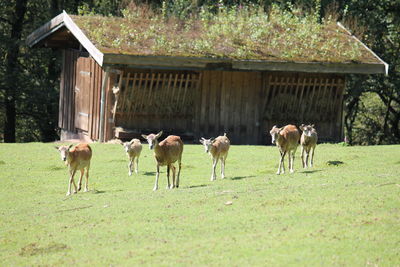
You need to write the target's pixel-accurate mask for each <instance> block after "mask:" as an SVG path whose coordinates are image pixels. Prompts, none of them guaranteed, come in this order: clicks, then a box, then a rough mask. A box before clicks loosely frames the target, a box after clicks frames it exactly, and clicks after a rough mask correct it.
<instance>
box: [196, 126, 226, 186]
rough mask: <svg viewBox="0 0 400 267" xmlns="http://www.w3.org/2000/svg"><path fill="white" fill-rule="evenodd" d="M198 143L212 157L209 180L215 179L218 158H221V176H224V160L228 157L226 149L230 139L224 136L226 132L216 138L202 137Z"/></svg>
mask: <svg viewBox="0 0 400 267" xmlns="http://www.w3.org/2000/svg"><path fill="white" fill-rule="evenodd" d="M200 143H202V144H203V145H204V149H205V152H206V153H209V154H210V155H211V157H212V161H213V166H212V172H211V181H214V180H215V179H216V174H215V168H216V166H217V164H218V160H221V178H222V179H224V178H225V161H226V158H227V157H228V151H229V147H230V141H229V139H228V137H226V133H224V135H223V136H218V137H217V138H215V139H214V138H210V139H205V138H204V137H202V138H201V139H200Z"/></svg>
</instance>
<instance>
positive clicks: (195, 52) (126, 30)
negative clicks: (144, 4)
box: [70, 7, 380, 63]
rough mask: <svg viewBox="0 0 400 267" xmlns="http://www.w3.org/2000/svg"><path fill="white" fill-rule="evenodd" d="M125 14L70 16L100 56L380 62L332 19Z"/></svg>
mask: <svg viewBox="0 0 400 267" xmlns="http://www.w3.org/2000/svg"><path fill="white" fill-rule="evenodd" d="M123 14H124V17H104V16H97V15H85V16H77V15H71V16H70V17H71V18H72V20H73V21H74V22H75V23H76V24H77V25H78V27H79V28H80V29H81V30H82V31H83V32H84V34H85V35H86V36H87V37H88V38H89V40H90V41H91V42H92V43H93V44H94V45H95V46H96V47H97V49H99V50H100V51H101V52H102V53H104V54H124V55H139V56H179V57H201V58H230V59H236V60H265V61H284V62H324V63H380V61H379V60H378V59H377V58H376V57H375V56H374V55H373V54H372V53H371V52H370V51H369V50H368V49H367V48H365V47H364V46H363V45H362V44H361V43H360V42H358V41H357V40H356V39H355V38H353V37H352V36H351V35H350V34H349V33H348V32H346V31H345V30H344V29H342V28H341V27H339V26H338V25H337V24H336V22H335V21H333V20H325V21H323V22H322V23H319V22H318V21H317V19H316V17H315V16H313V15H308V16H307V15H294V13H293V12H285V11H281V10H280V9H278V8H272V9H271V10H270V12H269V13H268V14H267V13H265V12H264V11H259V10H257V9H251V8H245V7H242V8H232V9H225V10H222V11H220V12H218V13H216V14H214V13H211V12H209V11H207V10H202V11H201V12H199V13H198V14H197V15H196V16H192V17H191V18H189V19H185V20H180V19H177V18H169V19H166V18H165V16H164V15H163V14H155V13H153V12H147V13H146V12H143V10H125V11H124V12H123Z"/></svg>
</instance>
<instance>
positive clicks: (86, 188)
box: [83, 166, 89, 192]
mask: <svg viewBox="0 0 400 267" xmlns="http://www.w3.org/2000/svg"><path fill="white" fill-rule="evenodd" d="M87 191H89V166H88V167H87V168H86V183H85V191H83V192H87Z"/></svg>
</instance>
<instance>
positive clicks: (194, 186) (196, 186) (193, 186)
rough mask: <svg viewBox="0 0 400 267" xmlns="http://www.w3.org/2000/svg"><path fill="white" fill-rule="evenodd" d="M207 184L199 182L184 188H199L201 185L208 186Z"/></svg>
mask: <svg viewBox="0 0 400 267" xmlns="http://www.w3.org/2000/svg"><path fill="white" fill-rule="evenodd" d="M206 186H207V185H206V184H199V185H191V186H188V187H184V189H190V188H199V187H206Z"/></svg>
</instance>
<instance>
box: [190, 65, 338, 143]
mask: <svg viewBox="0 0 400 267" xmlns="http://www.w3.org/2000/svg"><path fill="white" fill-rule="evenodd" d="M344 85H345V79H344V76H341V75H332V74H306V73H287V72H286V73H279V72H235V71H233V72H229V71H204V72H203V76H202V83H201V87H200V92H199V94H200V97H199V99H198V108H197V110H198V112H196V119H195V122H196V123H197V125H195V129H196V131H195V133H196V134H195V137H196V139H198V138H200V137H206V138H209V137H216V136H218V135H222V134H223V133H224V132H226V133H227V134H228V137H229V138H230V139H231V141H232V143H233V144H269V143H270V137H269V134H267V133H269V130H270V129H271V128H272V126H273V125H278V126H282V125H286V124H289V123H291V124H295V125H300V124H301V123H314V124H315V125H316V127H317V130H318V131H319V134H320V137H321V140H326V141H338V140H340V138H341V128H342V122H341V117H342V102H343V91H344Z"/></svg>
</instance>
